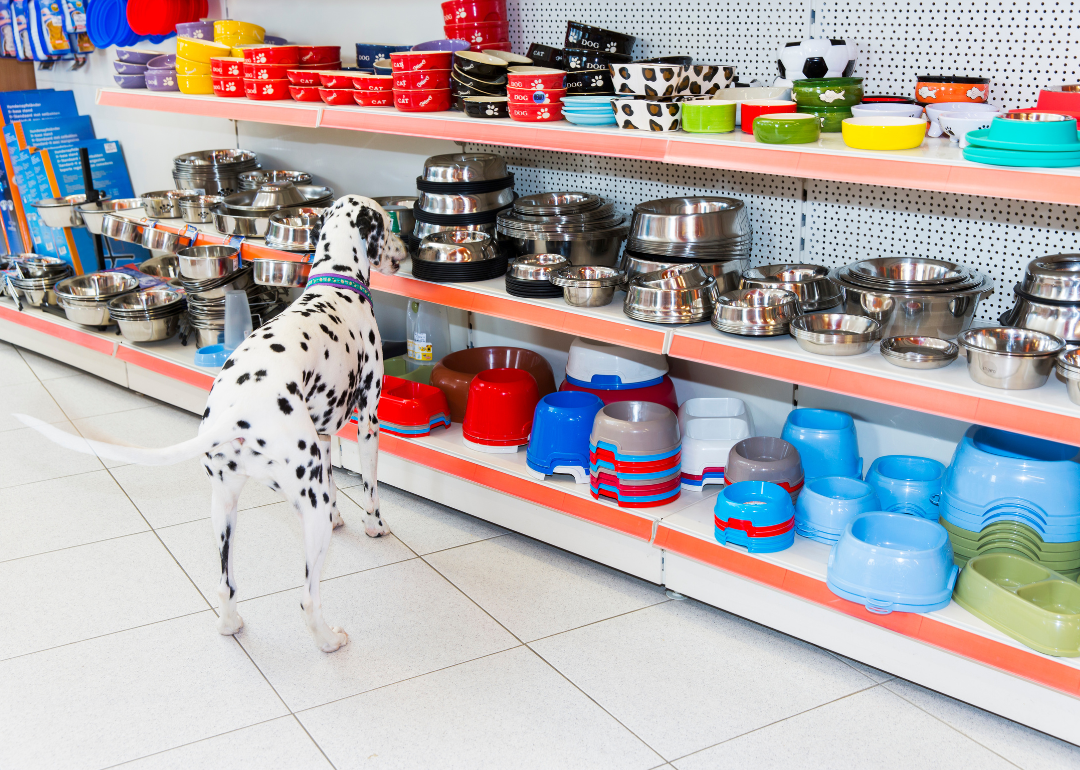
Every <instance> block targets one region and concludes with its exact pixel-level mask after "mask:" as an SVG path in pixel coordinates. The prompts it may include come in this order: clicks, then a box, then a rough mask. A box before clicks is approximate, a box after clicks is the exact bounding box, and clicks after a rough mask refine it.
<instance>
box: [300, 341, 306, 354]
mask: <svg viewBox="0 0 1080 770" xmlns="http://www.w3.org/2000/svg"><path fill="white" fill-rule="evenodd" d="M300 349H301V350H302V351H304V352H305V353H306V352H307V343H306V342H301V343H300Z"/></svg>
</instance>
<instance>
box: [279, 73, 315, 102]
mask: <svg viewBox="0 0 1080 770" xmlns="http://www.w3.org/2000/svg"><path fill="white" fill-rule="evenodd" d="M285 76H286V77H287V78H288V79H289V93H290V94H292V98H293V99H295V100H296V101H298V102H321V101H322V95H321V94H320V93H319V89H320V88H322V78H320V77H319V70H315V69H303V68H302V67H294V68H293V69H290V70H289V71H287V72H286V73H285Z"/></svg>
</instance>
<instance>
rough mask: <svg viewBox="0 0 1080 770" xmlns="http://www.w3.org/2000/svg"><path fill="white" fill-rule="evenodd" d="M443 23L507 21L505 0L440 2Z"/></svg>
mask: <svg viewBox="0 0 1080 770" xmlns="http://www.w3.org/2000/svg"><path fill="white" fill-rule="evenodd" d="M442 12H443V24H465V23H468V22H472V21H509V16H508V15H507V13H506V0H447V2H445V3H443V4H442Z"/></svg>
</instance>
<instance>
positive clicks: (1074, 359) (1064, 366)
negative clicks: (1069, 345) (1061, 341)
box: [1057, 350, 1080, 406]
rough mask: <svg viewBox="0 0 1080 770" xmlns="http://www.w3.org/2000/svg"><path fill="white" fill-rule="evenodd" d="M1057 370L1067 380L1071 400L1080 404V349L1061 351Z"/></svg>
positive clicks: (1066, 385) (1067, 389)
mask: <svg viewBox="0 0 1080 770" xmlns="http://www.w3.org/2000/svg"><path fill="white" fill-rule="evenodd" d="M1057 371H1058V374H1059V375H1061V377H1062V379H1064V380H1065V389H1066V391H1067V392H1068V394H1069V400H1070V401H1072V402H1073V403H1074V404H1076V405H1077V406H1080V350H1065V351H1062V352H1061V353H1059V354H1058V357H1057Z"/></svg>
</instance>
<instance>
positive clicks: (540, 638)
mask: <svg viewBox="0 0 1080 770" xmlns="http://www.w3.org/2000/svg"><path fill="white" fill-rule="evenodd" d="M670 601H675V600H674V599H664V600H663V601H659V602H657V603H656V604H648V605H646V606H644V607H637V608H636V609H632V610H627V611H626V612H620V613H619V614H617V615H611V616H609V617H606V618H600V620H593V621H591V622H589V623H582V624H581V625H580V626H574V627H573V628H568V629H566V630H565V631H559V632H557V633H554V634H548V635H547V636H538V637H537V638H535V639H530V640H529V641H527V642H525V644H527V645H529V646H530V648H531V646H532V645H534V644H536V643H537V642H542V641H544V640H545V639H551V638H554V637H556V636H562V635H563V634H569V633H570V632H572V631H580V630H581V629H583V628H588V627H589V626H595V625H599V624H600V623H606V622H608V621H609V620H614V619H615V618H622V617H625V616H627V615H633V614H634V613H636V612H642V611H644V610H651V609H652V608H653V607H659V606H660V605H661V604H667V603H668V602H670Z"/></svg>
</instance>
